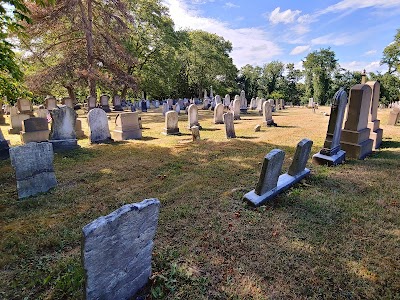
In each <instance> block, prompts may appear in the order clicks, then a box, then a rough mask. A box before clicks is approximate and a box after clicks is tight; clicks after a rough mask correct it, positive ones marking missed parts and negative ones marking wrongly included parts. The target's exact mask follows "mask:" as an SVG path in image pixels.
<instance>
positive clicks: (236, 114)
mask: <svg viewBox="0 0 400 300" xmlns="http://www.w3.org/2000/svg"><path fill="white" fill-rule="evenodd" d="M240 111H241V110H240V99H235V100H233V103H232V112H233V118H234V120H240Z"/></svg>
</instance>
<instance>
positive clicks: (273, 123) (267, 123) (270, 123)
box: [264, 120, 278, 127]
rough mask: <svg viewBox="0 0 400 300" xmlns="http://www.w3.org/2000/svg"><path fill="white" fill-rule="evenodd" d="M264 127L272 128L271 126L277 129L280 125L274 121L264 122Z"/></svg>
mask: <svg viewBox="0 0 400 300" xmlns="http://www.w3.org/2000/svg"><path fill="white" fill-rule="evenodd" d="M264 125H265V126H268V127H271V126H275V127H277V126H278V124H276V123H275V122H274V120H268V121H264Z"/></svg>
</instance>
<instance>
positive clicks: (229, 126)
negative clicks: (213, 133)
mask: <svg viewBox="0 0 400 300" xmlns="http://www.w3.org/2000/svg"><path fill="white" fill-rule="evenodd" d="M233 120H234V116H233V113H232V112H227V113H224V123H225V131H226V137H227V138H228V139H233V138H236V133H235V125H234V123H233Z"/></svg>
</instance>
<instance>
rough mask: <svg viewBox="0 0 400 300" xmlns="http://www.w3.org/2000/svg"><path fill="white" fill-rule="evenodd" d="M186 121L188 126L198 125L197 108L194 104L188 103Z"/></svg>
mask: <svg viewBox="0 0 400 300" xmlns="http://www.w3.org/2000/svg"><path fill="white" fill-rule="evenodd" d="M188 122H189V126H188V128H189V129H190V128H192V127H193V126H199V127H200V129H201V126H200V123H199V109H198V108H197V105H196V104H190V105H189V109H188Z"/></svg>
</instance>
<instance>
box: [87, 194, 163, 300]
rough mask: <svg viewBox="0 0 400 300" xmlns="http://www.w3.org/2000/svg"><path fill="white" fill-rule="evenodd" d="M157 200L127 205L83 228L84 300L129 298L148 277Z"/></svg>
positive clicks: (157, 209)
mask: <svg viewBox="0 0 400 300" xmlns="http://www.w3.org/2000/svg"><path fill="white" fill-rule="evenodd" d="M159 210H160V201H158V200H157V199H146V200H143V201H142V202H139V203H133V204H127V205H124V206H122V207H121V208H119V209H117V210H116V211H114V212H112V213H111V214H109V215H107V216H104V217H100V218H98V219H96V220H94V221H93V222H91V223H89V224H88V225H86V226H85V227H83V229H82V235H83V239H82V263H83V268H84V270H85V278H86V282H85V299H86V300H95V299H102V300H114V299H131V298H132V297H133V296H134V295H135V294H136V293H137V292H138V291H139V290H140V289H141V288H143V287H144V286H145V285H146V283H147V282H148V280H149V277H150V276H151V255H152V250H153V245H154V244H153V238H154V235H155V233H156V229H157V221H158V215H159Z"/></svg>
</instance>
